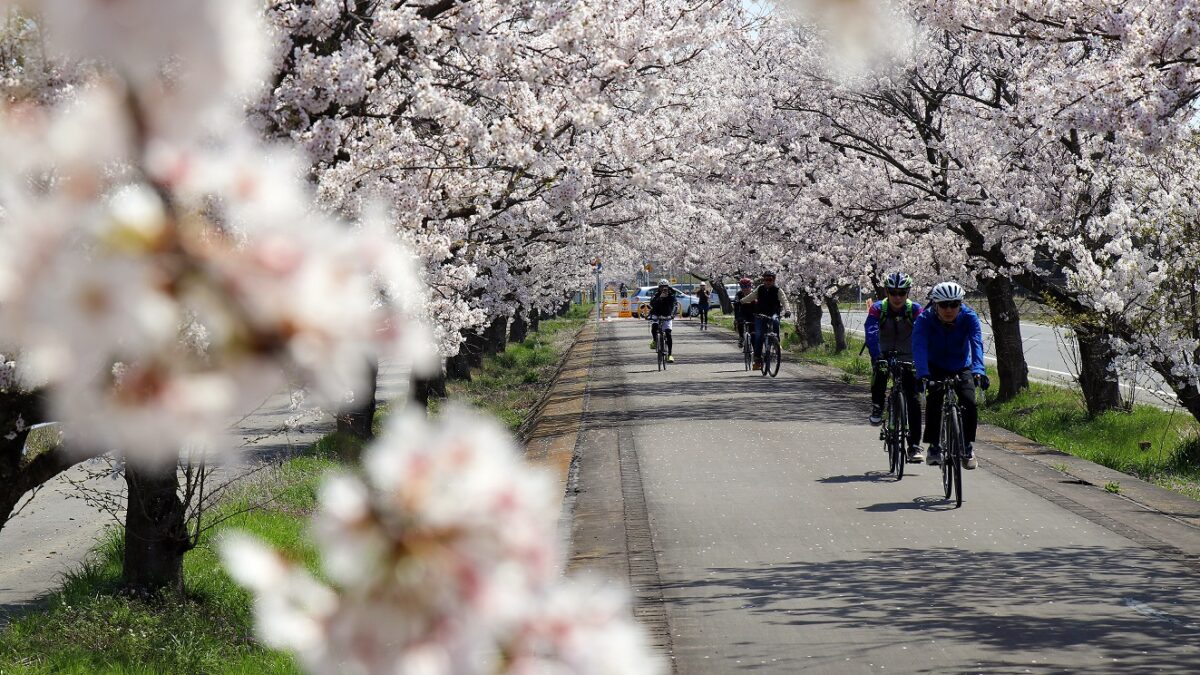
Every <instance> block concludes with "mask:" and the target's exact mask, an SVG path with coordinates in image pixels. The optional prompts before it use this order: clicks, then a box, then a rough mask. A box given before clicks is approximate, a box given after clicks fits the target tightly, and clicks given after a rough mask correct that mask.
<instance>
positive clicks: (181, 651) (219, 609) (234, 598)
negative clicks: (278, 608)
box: [0, 437, 336, 674]
mask: <svg viewBox="0 0 1200 675" xmlns="http://www.w3.org/2000/svg"><path fill="white" fill-rule="evenodd" d="M334 457H335V454H334V452H333V450H332V448H331V441H330V440H329V439H328V437H327V438H326V439H322V441H320V442H318V443H317V444H316V445H315V446H314V447H313V448H310V449H309V451H307V452H306V453H305V454H303V455H301V456H298V457H295V458H293V459H291V460H289V461H287V462H285V463H284V464H282V465H281V466H280V467H279V468H278V469H272V470H267V471H264V472H263V473H261V474H258V475H256V476H254V477H252V478H249V479H247V481H246V482H245V483H243V484H239V485H238V486H237V487H236V493H235V494H233V495H231V496H230V498H229V499H228V500H227V501H226V502H224V503H223V504H222V505H221V506H220V507H219V508H218V509H217V511H216V512H214V514H213V515H214V516H218V517H219V516H223V515H229V514H235V513H236V515H232V517H231V518H230V519H229V520H226V521H224V522H223V523H221V524H220V525H219V526H217V527H216V528H215V529H213V530H210V531H209V532H207V533H206V534H205V536H204V537H203V539H202V541H201V542H200V544H199V546H197V547H196V548H195V549H193V550H192V551H190V552H189V553H188V554H187V555H186V556H185V558H184V579H185V583H186V594H185V596H184V597H183V598H158V599H150V600H146V599H139V598H134V597H129V596H127V595H124V594H122V593H121V592H120V587H119V582H120V577H121V556H122V551H123V546H124V543H123V541H122V535H121V532H120V530H119V529H118V528H113V529H112V530H110V531H109V532H108V533H107V534H106V536H105V537H104V539H103V540H102V541H101V543H100V545H99V546H98V547H97V548H96V549H95V550H93V551H92V553H91V555H90V556H89V558H88V559H87V561H86V562H85V563H84V564H83V565H82V566H81V567H80V568H79V569H78V570H76V571H74V572H72V573H70V574H68V575H67V577H66V579H65V583H64V585H63V587H62V588H61V589H59V590H58V591H56V592H55V593H54V594H53V595H51V596H50V597H49V599H48V602H47V603H46V608H45V609H44V610H42V611H36V612H32V613H29V614H26V615H24V616H21V617H19V618H17V619H15V620H14V621H13V622H12V623H10V624H9V625H8V626H7V627H5V629H4V630H3V631H0V673H6V674H7V673H297V672H300V669H299V668H298V666H297V664H296V663H295V662H294V660H293V659H292V657H291V656H290V655H288V654H284V653H281V652H277V651H274V650H271V649H267V648H266V647H263V646H262V645H260V644H258V643H257V641H256V640H255V639H254V635H253V620H252V616H251V612H250V606H251V601H250V596H249V594H248V593H247V592H246V591H245V590H243V589H242V588H241V587H240V586H238V585H237V584H235V583H234V582H233V580H232V579H230V578H229V575H228V574H226V573H225V571H224V569H222V567H221V565H220V561H219V560H218V558H217V554H216V550H215V546H214V541H215V537H216V536H217V535H219V533H220V532H221V531H224V530H227V529H230V528H233V529H238V530H242V531H245V532H249V533H251V534H253V535H256V536H258V537H260V538H261V539H263V540H265V541H267V542H269V543H270V544H271V545H273V546H274V547H275V548H277V549H279V550H281V551H283V552H285V553H286V554H287V555H288V556H290V557H291V558H293V559H295V560H299V561H303V562H304V563H305V564H306V565H308V567H309V568H310V569H312V570H314V571H315V570H316V563H317V552H316V550H315V549H314V548H313V547H312V546H310V545H309V544H308V543H307V540H306V537H305V536H304V533H305V529H306V528H307V522H308V515H309V514H310V513H311V512H312V511H313V509H314V508H315V505H316V490H317V486H318V484H319V481H320V477H321V475H322V474H323V473H324V472H325V471H326V470H327V469H329V468H331V467H333V466H335V465H336V461H335V460H334V459H333V458H334ZM264 501H267V502H268V503H267V504H265V505H262V504H263V502H264ZM239 511H244V512H242V513H237V512H239Z"/></svg>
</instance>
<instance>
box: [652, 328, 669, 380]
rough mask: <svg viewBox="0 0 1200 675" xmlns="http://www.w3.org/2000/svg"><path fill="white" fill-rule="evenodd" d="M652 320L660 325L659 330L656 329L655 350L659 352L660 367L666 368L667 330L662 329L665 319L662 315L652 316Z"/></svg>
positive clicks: (661, 368) (660, 368)
mask: <svg viewBox="0 0 1200 675" xmlns="http://www.w3.org/2000/svg"><path fill="white" fill-rule="evenodd" d="M650 321H652V322H653V323H654V325H655V326H657V327H658V328H657V330H655V331H654V351H655V353H657V354H658V369H659V370H666V369H667V332H666V331H665V330H663V329H662V324H663V319H662V317H657V316H652V317H650Z"/></svg>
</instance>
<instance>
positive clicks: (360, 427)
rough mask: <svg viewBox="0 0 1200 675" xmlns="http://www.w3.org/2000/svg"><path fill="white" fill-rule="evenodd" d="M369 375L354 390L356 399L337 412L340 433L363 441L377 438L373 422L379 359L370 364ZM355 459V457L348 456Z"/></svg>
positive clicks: (368, 365) (368, 367)
mask: <svg viewBox="0 0 1200 675" xmlns="http://www.w3.org/2000/svg"><path fill="white" fill-rule="evenodd" d="M367 369H368V371H369V375H370V376H369V377H367V378H366V379H365V380H364V381H363V382H362V385H361V386H360V388H358V389H356V390H355V391H354V401H353V402H352V403H351V404H350V405H349V406H348V407H346V408H344V409H343V410H341V411H340V412H338V414H337V430H338V433H340V434H346V435H349V436H353V437H354V438H357V439H359V440H362V441H369V440H371V439H373V438H375V432H374V431H372V430H371V423H372V422H373V421H374V420H375V394H376V388H377V387H378V380H379V360H378V359H376V358H372V359H371V360H370V361H369V362H368V364H367ZM347 459H353V458H347Z"/></svg>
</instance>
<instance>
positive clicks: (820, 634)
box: [573, 321, 1200, 673]
mask: <svg viewBox="0 0 1200 675" xmlns="http://www.w3.org/2000/svg"><path fill="white" fill-rule="evenodd" d="M676 326H677V328H676V331H675V348H676V356H677V360H678V363H676V364H675V365H674V367H672V368H670V369H669V370H667V371H666V372H665V373H660V372H657V370H656V367H655V364H654V354H653V352H651V351H650V350H649V348H648V347H649V335H648V333H649V331H648V328H647V324H646V323H645V322H639V321H614V322H609V323H605V324H604V325H603V327H602V331H601V335H600V338H599V340H598V342H597V345H598V348H597V353H596V356H595V360H594V370H593V373H592V377H591V381H590V387H589V392H588V410H587V413H586V417H585V432H584V434H582V436H581V440H580V445H579V476H578V485H577V489H578V494H577V495H576V502H575V503H576V511H575V518H576V519H575V530H574V561H573V567H575V568H576V569H579V568H591V569H595V570H599V571H603V572H609V573H616V574H621V575H627V578H629V579H630V580H631V583H632V585H633V587H634V590H635V596H636V598H637V606H636V608H635V610H636V613H637V615H638V616H639V617H641V618H642V619H643V620H644V621H646V622H647V623H648V624H649V625H650V627H651V628H652V629H654V630H656V636H657V638H658V640H659V642H660V643H661V644H662V646H663V648H664V649H666V650H669V651H670V652H671V653H673V655H674V659H675V666H676V670H677V672H680V673H728V672H733V671H736V670H742V669H746V670H759V671H762V672H778V673H790V672H797V671H802V670H803V671H809V672H821V673H825V672H837V673H841V672H846V673H865V672H887V671H890V672H902V673H913V672H928V673H946V672H1065V671H1072V672H1078V671H1087V672H1092V673H1109V672H1112V673H1116V672H1122V673H1124V672H1144V671H1150V670H1155V671H1160V670H1161V671H1176V672H1194V671H1196V670H1200V645H1198V643H1197V640H1196V638H1197V637H1198V636H1200V584H1198V583H1197V581H1200V576H1198V573H1197V571H1196V567H1197V566H1196V565H1195V563H1194V560H1195V558H1194V557H1193V562H1191V563H1188V562H1187V561H1185V560H1183V557H1184V556H1183V555H1182V554H1181V551H1180V550H1177V549H1175V548H1172V546H1178V547H1179V548H1180V549H1182V553H1184V554H1193V555H1194V554H1195V553H1198V552H1200V536H1197V534H1196V531H1195V530H1193V529H1192V528H1189V527H1187V526H1185V525H1183V524H1181V523H1178V522H1176V521H1174V520H1171V519H1168V518H1166V517H1165V516H1162V515H1159V514H1151V513H1149V512H1146V511H1145V510H1143V509H1140V508H1139V507H1137V505H1136V504H1133V503H1132V502H1129V501H1127V500H1124V499H1122V498H1120V497H1118V496H1115V495H1108V494H1106V493H1104V492H1103V491H1102V490H1098V489H1096V488H1094V487H1088V486H1081V485H1074V484H1060V483H1059V479H1060V478H1061V477H1062V476H1061V475H1060V474H1057V472H1054V471H1052V470H1049V469H1048V468H1046V467H1045V465H1043V464H1039V463H1037V462H1033V461H1031V460H1030V459H1027V458H1025V457H1021V456H1018V455H1014V454H1011V453H1008V452H1003V451H1001V450H999V449H995V448H992V447H989V446H986V445H982V444H981V445H980V446H979V455H980V458H981V460H980V464H981V466H980V469H979V470H977V471H972V472H964V473H965V483H966V487H965V489H966V501H965V503H964V505H963V507H962V508H961V509H953V508H950V506H949V505H948V504H946V503H945V502H944V500H942V498H941V495H940V494H939V493H940V491H941V483H940V472H939V471H938V470H937V469H936V468H935V467H925V466H919V467H913V466H910V467H909V468H910V472H909V475H906V476H905V478H904V479H903V480H902V481H901V482H899V483H895V482H894V481H893V480H892V479H891V478H890V477H888V476H886V475H885V471H886V456H885V454H884V453H883V452H882V449H881V444H880V442H879V441H878V431H877V429H876V428H875V427H870V426H868V425H866V424H865V423H864V418H865V413H866V410H867V400H866V396H865V393H864V392H858V391H856V390H852V389H850V388H849V387H848V386H847V385H845V384H843V383H841V382H840V381H838V380H837V379H836V378H834V377H832V376H820V375H818V374H817V372H816V371H815V370H813V369H811V368H808V367H803V366H798V365H797V364H794V363H785V365H784V369H783V371H782V372H781V373H780V376H779V378H778V379H774V380H772V379H768V378H763V377H761V376H758V375H757V374H750V373H747V372H745V371H744V370H743V367H742V365H741V362H740V361H741V359H740V354H739V353H738V352H737V351H735V348H734V344H733V340H732V337H731V334H730V333H728V332H726V331H721V330H713V331H710V332H709V333H707V334H702V333H700V332H699V331H698V330H696V327H695V325H694V322H684V321H679V322H676ZM1119 533H1120V534H1119ZM1168 542H1169V544H1168Z"/></svg>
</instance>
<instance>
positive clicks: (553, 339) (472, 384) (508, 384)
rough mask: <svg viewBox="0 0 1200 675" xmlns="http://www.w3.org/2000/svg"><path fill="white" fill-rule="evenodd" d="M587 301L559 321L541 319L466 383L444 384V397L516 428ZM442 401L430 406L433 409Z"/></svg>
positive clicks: (560, 354) (580, 323)
mask: <svg viewBox="0 0 1200 675" xmlns="http://www.w3.org/2000/svg"><path fill="white" fill-rule="evenodd" d="M591 307H592V306H591V305H572V306H571V310H570V311H569V312H568V313H567V315H566V316H565V317H563V318H561V319H546V320H543V321H542V322H541V323H540V325H539V326H538V331H537V332H536V333H530V334H529V337H527V338H525V340H524V341H523V342H519V343H510V344H509V345H508V346H507V348H505V350H504V352H502V353H500V354H496V355H495V356H489V357H487V358H485V359H484V360H483V367H481V368H477V369H475V370H474V371H473V372H472V373H471V380H470V381H467V382H463V381H454V382H448V383H447V384H446V395H447V398H448V400H449V401H452V402H455V401H456V402H462V403H466V404H469V405H471V406H474V407H477V408H482V409H483V410H486V411H488V412H489V413H491V414H493V415H495V416H496V417H498V418H499V419H500V420H501V421H502V422H503V423H504V424H505V426H507V427H508V429H509V431H516V430H517V428H519V427H520V426H521V424H523V423H524V422H525V420H526V419H527V418H528V417H529V414H530V413H531V412H532V410H533V406H534V405H536V404H537V402H538V399H539V398H540V397H541V395H542V392H543V391H545V389H546V386H547V385H548V384H549V383H550V378H552V377H553V376H554V372H555V370H556V369H557V367H558V364H559V362H560V361H561V360H562V357H563V354H565V353H566V350H567V348H568V347H570V346H571V342H572V340H573V339H574V337H575V333H576V331H578V330H579V329H580V328H581V327H582V326H583V324H584V322H586V321H587V320H588V318H589V316H588V315H589V313H590V312H591ZM440 405H442V404H441V403H439V404H437V405H434V406H433V407H434V410H435V411H436V409H437V408H439V407H440Z"/></svg>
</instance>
